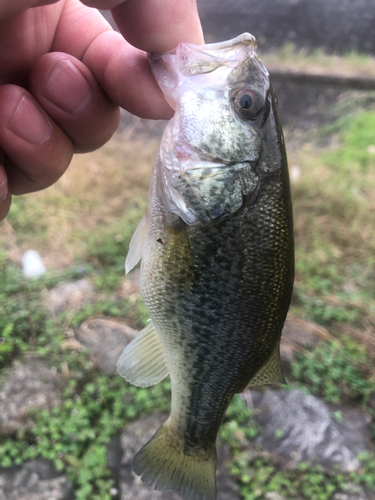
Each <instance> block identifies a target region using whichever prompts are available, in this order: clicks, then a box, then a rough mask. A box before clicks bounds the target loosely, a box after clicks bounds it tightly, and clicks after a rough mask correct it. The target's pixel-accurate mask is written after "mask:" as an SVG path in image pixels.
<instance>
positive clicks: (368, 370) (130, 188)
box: [0, 0, 375, 500]
mask: <svg viewBox="0 0 375 500" xmlns="http://www.w3.org/2000/svg"><path fill="white" fill-rule="evenodd" d="M198 7H199V12H200V15H201V19H202V24H203V28H204V32H205V36H206V40H207V42H214V41H221V40H224V39H228V38H232V37H235V36H237V35H238V34H240V33H242V32H244V31H248V32H250V33H252V34H253V35H255V37H256V38H257V40H258V53H259V55H260V57H261V59H262V61H263V62H264V64H265V65H266V67H267V68H268V70H269V72H270V74H271V78H272V82H273V84H274V87H275V90H276V94H277V96H278V100H279V112H280V117H281V122H282V125H283V128H284V132H285V138H286V145H287V152H288V159H289V169H290V176H291V184H292V196H293V205H294V223H295V238H296V279H295V288H294V294H293V299H292V305H291V309H290V313H289V316H288V319H287V322H286V325H285V328H284V332H283V341H282V363H283V367H284V371H285V374H286V377H287V379H288V382H289V384H288V386H286V387H283V388H282V389H280V388H279V387H276V386H275V387H272V386H271V387H267V388H255V389H254V390H252V391H251V392H250V391H248V392H246V393H244V394H242V395H241V396H240V395H238V397H235V398H234V400H233V403H232V404H231V406H230V408H229V410H228V412H227V415H226V417H225V419H224V422H223V426H222V428H221V431H220V437H219V467H218V470H219V472H218V500H227V499H228V500H229V499H230V500H236V499H242V500H255V499H260V500H290V499H292V500H294V499H295V500H305V499H306V500H307V499H309V500H374V499H375V454H374V443H375V425H374V419H375V369H374V360H375V285H374V283H375V231H374V221H375V217H374V210H375V59H374V51H375V30H374V25H375V4H374V2H373V1H372V0H325V1H323V0H252V1H249V0H237V1H234V0H198ZM103 15H104V16H105V17H106V18H107V19H108V20H109V21H110V22H111V17H110V13H109V12H107V11H106V12H103ZM164 125H165V123H162V122H152V121H147V120H141V119H139V118H137V117H133V116H131V115H129V114H128V113H126V112H123V114H122V121H121V125H120V127H119V130H118V132H117V133H116V134H115V136H114V137H113V139H112V140H111V141H110V142H109V143H108V144H107V145H106V146H104V147H103V148H102V149H101V150H100V151H97V152H95V153H91V154H86V155H81V156H76V157H75V158H74V161H73V164H72V165H71V167H70V169H69V171H68V172H67V173H66V175H64V177H63V178H62V179H61V180H60V181H59V182H58V183H57V184H56V185H55V186H53V187H51V188H49V189H48V190H46V191H43V192H40V193H35V194H32V195H27V196H19V197H16V198H15V199H14V203H13V205H12V209H11V212H10V214H9V216H8V218H7V219H6V221H4V222H2V223H0V238H1V247H0V370H1V371H0V406H1V412H0V499H3V498H4V499H7V500H8V499H9V500H15V499H21V498H22V499H23V500H44V499H45V500H63V499H64V500H65V499H73V498H77V499H79V500H84V499H98V500H99V499H100V500H109V499H112V498H114V499H121V500H127V499H129V500H130V499H139V500H143V499H145V500H146V499H147V500H150V499H151V500H153V499H163V500H178V499H181V498H182V497H181V496H180V495H178V494H177V493H171V492H166V493H159V492H154V491H150V490H149V489H148V488H147V487H145V486H143V485H141V484H140V482H139V480H138V479H136V478H135V477H134V476H133V474H132V472H131V460H132V457H133V456H134V453H135V451H137V450H138V449H139V448H140V447H141V446H142V444H143V443H144V442H145V441H146V440H147V439H148V437H150V436H151V434H152V433H153V432H154V430H155V429H156V428H157V427H158V425H160V422H161V421H163V420H164V418H165V414H166V412H167V411H168V408H169V402H170V387H169V382H168V381H166V382H163V383H161V384H159V385H157V386H155V387H152V388H149V389H139V388H135V387H132V386H129V385H128V384H126V383H125V382H124V380H123V379H121V378H120V377H119V376H117V375H116V374H115V363H116V360H117V357H118V355H119V353H120V352H121V351H122V349H123V348H124V346H126V344H127V343H128V342H129V340H131V339H132V338H133V337H134V335H135V334H136V332H137V331H138V330H139V329H141V328H142V327H143V326H144V325H145V324H146V321H147V319H148V316H147V312H146V311H145V308H144V306H143V303H142V299H141V297H140V291H139V270H138V269H136V270H135V271H133V272H132V273H131V274H130V275H129V276H125V275H124V260H125V256H126V254H127V251H128V246H129V242H130V238H131V236H132V234H133V232H134V230H135V228H136V227H137V225H138V222H139V221H140V219H141V218H142V216H143V213H144V211H145V210H146V208H147V194H148V183H149V177H150V172H151V167H152V163H153V159H154V157H155V154H156V152H157V149H158V144H159V141H160V137H161V134H162V130H163V128H164ZM28 250H34V251H35V252H37V255H36V256H35V254H34V257H33V255H31V260H33V259H34V260H33V262H34V265H35V266H36V268H38V267H39V268H40V269H41V275H40V277H38V278H28V277H26V276H25V274H24V272H23V269H22V262H23V260H24V258H25V252H27V251H28ZM29 255H30V254H29ZM38 257H40V259H41V262H42V265H41V263H40V262H39V264H38ZM35 259H36V260H35ZM44 269H45V272H44Z"/></svg>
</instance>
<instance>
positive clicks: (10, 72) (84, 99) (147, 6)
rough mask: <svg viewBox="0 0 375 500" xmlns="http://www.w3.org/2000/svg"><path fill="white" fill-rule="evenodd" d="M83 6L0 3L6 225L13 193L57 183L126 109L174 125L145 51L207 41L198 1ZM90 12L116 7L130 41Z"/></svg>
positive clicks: (106, 1)
mask: <svg viewBox="0 0 375 500" xmlns="http://www.w3.org/2000/svg"><path fill="white" fill-rule="evenodd" d="M83 2H84V3H85V4H86V5H83V3H81V2H80V1H79V0H59V1H56V0H17V1H14V0H2V1H1V4H0V220H2V219H3V218H4V217H5V216H6V215H7V213H8V211H9V207H10V204H11V195H12V194H24V193H29V192H32V191H38V190H40V189H43V188H45V187H48V186H50V185H51V184H53V183H54V182H55V181H56V180H57V179H58V178H59V177H60V176H61V175H62V174H63V172H64V171H65V170H66V168H67V167H68V165H69V163H70V161H71V158H72V155H73V153H75V152H86V151H92V150H94V149H96V148H98V147H100V146H101V145H103V144H104V143H105V142H106V141H108V139H109V138H110V137H111V136H112V134H113V133H114V131H115V130H116V128H117V126H118V123H119V119H120V113H119V108H118V106H121V107H123V108H125V109H127V110H128V111H130V112H131V113H134V114H136V115H138V116H141V117H143V118H155V119H157V118H163V119H168V118H170V117H171V116H172V114H173V112H172V110H171V109H170V107H169V106H168V104H167V103H166V102H165V100H164V98H163V95H162V93H161V91H160V89H159V87H158V86H157V84H156V82H155V80H154V78H153V76H152V74H151V71H150V69H149V65H148V62H147V55H146V53H145V52H143V51H147V52H164V51H166V50H170V49H172V48H174V47H175V46H176V45H177V44H178V43H180V42H190V43H197V44H199V43H203V36H202V31H201V27H200V23H199V19H198V14H197V11H196V5H195V2H194V1H193V2H191V1H180V0H142V1H141V2H140V1H139V0H127V1H124V0H83ZM89 7H96V8H102V9H108V8H112V9H113V10H112V15H113V17H114V19H115V21H116V23H117V25H118V27H119V29H120V31H121V33H122V35H124V37H125V39H126V40H127V41H126V40H125V39H124V38H123V37H122V36H121V35H120V34H119V33H116V32H114V31H112V29H111V28H110V26H109V25H108V23H107V22H106V21H105V20H104V18H103V17H102V16H101V15H100V13H98V12H97V11H96V10H94V9H91V8H89ZM130 44H132V45H130Z"/></svg>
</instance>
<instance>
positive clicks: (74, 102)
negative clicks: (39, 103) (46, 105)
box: [43, 59, 93, 115]
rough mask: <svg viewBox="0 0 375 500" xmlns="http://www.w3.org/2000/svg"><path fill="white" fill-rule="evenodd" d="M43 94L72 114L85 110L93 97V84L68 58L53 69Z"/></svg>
mask: <svg viewBox="0 0 375 500" xmlns="http://www.w3.org/2000/svg"><path fill="white" fill-rule="evenodd" d="M43 95H44V97H45V98H46V99H48V100H49V101H51V102H52V103H53V104H55V105H56V106H58V107H59V108H60V109H62V110H63V111H66V112H67V113H69V114H71V115H77V114H79V113H81V112H82V111H84V110H85V109H86V108H87V107H88V106H89V104H90V102H91V101H92V98H93V93H92V89H91V86H90V84H89V83H88V81H87V80H86V78H85V77H84V76H83V74H82V73H81V71H80V70H79V69H78V68H77V66H76V65H75V64H73V63H72V62H71V61H68V60H66V59H64V60H63V61H60V62H59V63H58V64H56V66H55V67H54V68H53V69H52V71H51V73H50V75H49V77H48V80H47V82H46V85H45V87H44V89H43Z"/></svg>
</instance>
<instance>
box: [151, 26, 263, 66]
mask: <svg viewBox="0 0 375 500" xmlns="http://www.w3.org/2000/svg"><path fill="white" fill-rule="evenodd" d="M236 45H249V46H251V47H253V49H254V50H256V49H257V41H256V38H255V36H254V35H252V34H251V33H248V32H245V33H242V34H241V35H238V36H236V37H235V38H231V39H230V40H225V41H223V42H214V43H206V44H202V45H196V44H194V43H179V44H178V45H177V47H175V48H174V49H172V50H168V51H167V52H150V53H149V54H148V57H149V59H151V61H156V60H157V59H160V58H161V57H163V55H166V54H171V55H175V54H176V53H177V52H178V50H179V49H180V48H181V47H184V46H188V47H191V48H192V49H194V48H196V49H198V50H202V47H204V49H203V52H209V51H216V50H225V49H230V48H232V47H235V46H236Z"/></svg>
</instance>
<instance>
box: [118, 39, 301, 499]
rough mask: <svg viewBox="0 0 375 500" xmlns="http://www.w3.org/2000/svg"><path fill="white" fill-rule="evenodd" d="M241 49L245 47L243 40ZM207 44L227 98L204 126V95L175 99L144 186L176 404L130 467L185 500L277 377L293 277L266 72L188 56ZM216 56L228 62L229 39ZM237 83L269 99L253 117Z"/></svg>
mask: <svg viewBox="0 0 375 500" xmlns="http://www.w3.org/2000/svg"><path fill="white" fill-rule="evenodd" d="M243 36H244V35H243ZM234 42H235V41H232V45H233V44H234ZM239 43H240V44H241V43H243V44H244V45H245V49H246V43H247V42H246V37H245V40H242V41H241V40H240V42H239ZM205 47H208V56H207V54H206V53H205V54H204V58H203V60H204V64H205V65H206V66H207V68H208V70H209V73H210V74H211V73H214V72H215V71H217V70H218V69H219V70H220V68H221V67H222V66H225V64H227V65H228V64H229V65H230V64H232V66H231V67H230V68H229V71H228V74H227V75H226V77H225V82H226V85H227V87H226V88H227V90H226V91H225V92H224V94H223V93H222V94H220V93H218V95H219V94H220V96H221V101H220V98H218V100H219V101H220V104H223V102H224V100H225V99H226V101H225V103H224V104H223V105H222V107H221V108H220V110H219V111H218V113H217V114H215V113H214V112H213V113H212V115H213V116H211V122H210V117H209V116H208V117H207V114H208V112H209V110H210V105H209V104H210V102H209V101H210V100H208V101H207V96H205V95H203V94H202V95H201V96H198V97H196V96H194V93H190V94H189V92H190V89H188V90H187V91H186V92H185V94H183V95H182V96H180V104H178V103H177V108H178V111H180V116H181V120H180V121H179V122H178V118H177V119H176V120H175V121H174V122H172V123H171V124H170V125H168V127H169V129H167V130H166V133H165V136H164V139H163V140H164V144H163V141H162V144H161V148H160V151H159V154H158V156H157V158H156V160H155V164H154V169H153V174H152V179H151V184H150V197H149V210H148V214H147V220H148V224H147V226H145V227H146V229H147V237H146V238H145V244H144V247H143V250H142V265H141V291H142V296H143V299H144V302H145V305H146V307H147V310H148V312H149V314H150V317H151V319H152V323H153V325H154V327H155V332H156V337H158V338H157V339H156V340H155V339H154V340H151V341H150V340H149V341H148V343H146V344H147V345H150V343H151V345H153V346H154V345H159V344H158V342H159V341H160V346H161V347H160V351H162V352H163V355H164V360H163V362H161V361H160V356H159V365H160V368H159V372H158V374H159V375H158V377H159V378H160V376H161V375H160V374H167V373H170V377H171V385H172V404H171V414H170V416H169V418H168V420H167V422H166V423H165V424H163V426H162V427H161V428H160V429H159V430H158V431H157V433H156V434H155V436H154V437H153V438H152V439H151V440H150V441H149V442H148V443H147V444H146V445H145V446H144V447H143V448H142V449H141V450H140V451H139V452H138V453H137V455H136V457H135V460H134V470H135V472H136V473H137V474H139V475H142V480H143V481H144V482H146V483H147V484H150V485H154V486H155V488H156V489H159V490H164V489H175V490H177V491H181V492H182V493H184V494H185V495H186V496H187V497H188V498H190V499H192V500H213V499H214V498H215V497H216V486H215V468H216V448H215V441H216V437H217V433H218V430H219V427H220V424H221V421H222V418H223V415H224V413H225V411H226V409H227V407H228V404H229V402H230V400H231V399H232V397H233V395H234V394H235V393H237V392H241V391H243V389H244V388H245V387H246V386H247V385H248V384H249V383H260V382H262V381H263V382H270V381H282V380H283V378H282V374H281V369H280V364H279V342H280V336H281V330H282V326H283V324H284V321H285V317H286V314H287V310H288V307H289V303H290V297H291V292H292V285H293V269H294V257H293V227H292V207H291V200H290V189H289V179H288V170H287V160H286V153H285V147H284V140H283V135H282V130H281V126H280V122H279V118H278V114H277V105H276V98H275V94H274V91H273V89H272V86H271V84H270V83H269V80H268V75H267V72H266V70H265V69H264V68H263V66H262V65H261V63H259V62H258V60H257V58H256V56H254V55H253V54H252V52H251V51H250V56H249V54H248V53H247V54H245V55H244V57H243V60H242V61H240V62H239V63H238V64H237V65H233V63H231V61H229V63H228V62H223V61H221V64H222V66H220V64H219V63H220V58H219V57H217V56H215V48H212V47H214V46H213V45H211V46H210V45H208V46H204V47H202V48H200V47H199V48H194V46H188V47H187V49H188V50H191V51H192V52H194V50H195V49H199V50H201V51H203V52H205V51H204V49H205ZM187 49H186V48H185V49H184V47H182V49H181V52H182V53H183V55H184V50H185V51H186V50H187ZM245 49H244V50H245ZM221 50H222V51H223V50H225V51H226V54H229V53H230V42H228V48H227V49H223V48H222V49H221ZM239 50H242V46H240V49H239ZM213 54H214V56H213ZM188 56H189V57H192V59H193V62H194V64H192V65H190V66H189V64H188V62H187V63H186V65H185V68H186V74H187V75H188V76H189V77H190V78H195V75H199V76H198V78H201V75H200V73H199V58H198V62H196V61H195V60H194V57H193V56H194V54H193V56H191V54H190V53H188ZM202 57H203V56H202ZM215 57H216V59H215ZM181 58H182V60H183V61H184V59H183V57H181ZM186 58H187V56H186V54H185V62H186ZM202 64H203V63H202ZM180 65H181V64H180ZM215 65H216V66H215ZM212 68H214V69H212ZM183 70H184V67H183V66H182V71H183ZM201 70H202V68H201ZM163 71H164V70H163V68H162V71H161V73H163ZM159 78H160V76H159ZM212 78H213V81H214V75H212ZM239 84H240V88H242V87H244V88H245V89H248V88H249V89H253V90H255V91H257V92H258V93H259V95H261V97H262V99H263V101H264V103H263V105H262V107H261V112H260V113H259V115H258V116H256V118H255V120H254V121H246V120H245V121H243V120H241V119H239V117H238V116H237V115H236V114H235V113H234V112H233V109H232V108H233V101H231V100H230V96H231V92H233V89H235V91H236V92H237V90H236V86H238V85H239ZM241 86H242V87H241ZM193 90H194V89H193ZM208 90H209V91H211V92H212V93H214V92H215V88H214V89H212V88H209V89H208ZM186 94H188V96H187V98H186ZM223 95H224V99H223V98H222V97H223ZM246 95H247V94H246ZM251 95H253V94H251ZM254 96H255V97H254V98H256V94H254ZM172 98H173V99H174V97H173V96H172ZM184 99H185V101H184ZM263 101H262V102H263ZM186 102H188V104H186ZM212 102H213V103H215V99H214V98H213V99H212V100H211V103H212ZM179 106H180V108H179ZM189 106H190V108H189ZM197 108H198V110H197ZM202 109H203V111H204V112H203V113H201V111H202ZM176 115H178V113H176ZM199 116H202V118H201V121H202V120H203V121H204V120H206V119H207V120H208V122H207V123H203V124H202V123H201V125H202V126H201V127H200V126H199V125H196V126H195V128H196V129H197V130H194V127H193V125H194V123H193V125H192V124H191V123H190V121H189V120H192V121H193V122H194V120H197V119H198V117H199ZM209 122H210V123H209ZM195 123H197V122H195ZM198 123H199V122H198ZM215 130H216V134H215ZM223 134H224V135H223ZM234 134H236V135H234ZM228 136H229V137H228ZM171 137H172V140H171ZM181 138H182V139H181ZM180 139H181V141H180ZM179 141H180V143H179ZM231 141H232V146H231ZM186 143H187V144H186ZM176 149H177V150H178V151H177V153H176ZM179 154H180V156H181V158H182V160H181V161H180V160H176V157H178V155H179ZM179 161H180V163H179ZM202 162H203V164H202ZM176 164H177V168H176ZM180 164H182V165H183V168H181V169H180V170H179V166H180ZM218 164H219V165H222V166H221V167H220V168H219V170H220V169H221V170H220V171H219V173H218V170H217V165H218ZM166 165H167V167H166ZM168 165H169V167H170V168H169V170H168ZM194 168H195V170H194ZM239 194H240V195H241V196H240V197H239ZM179 197H180V198H182V199H180V198H179ZM240 198H241V199H242V200H241V201H242V203H239V199H240ZM145 234H146V231H145ZM150 331H151V329H150ZM141 333H142V332H141ZM128 347H129V349H128V348H127V349H128V350H127V352H124V356H122V358H120V360H119V365H118V366H119V371H120V373H122V374H123V375H124V376H125V377H126V378H127V379H128V380H131V381H133V382H134V381H135V383H138V384H141V385H142V376H143V375H142V371H140V372H139V373H137V367H136V366H135V367H134V368H133V369H132V370H133V371H132V372H131V373H130V370H128V369H127V366H128V364H129V359H130V358H131V356H133V357H134V359H135V358H137V359H138V358H139V359H141V360H142V359H143V358H142V356H144V352H142V353H140V352H139V351H135V349H133V350H132V347H131V344H130V345H129V346H128ZM158 348H159V347H158ZM154 349H156V348H154ZM144 350H146V351H147V349H144ZM125 351H126V350H125ZM147 359H148V360H150V361H149V362H148V363H144V366H146V365H147V366H148V365H149V366H150V367H151V368H149V370H148V372H147V373H149V372H150V371H151V372H152V367H153V364H152V363H153V361H152V356H151V355H150V356H149V357H148V358H147ZM155 363H156V364H157V362H156V361H155ZM159 365H158V366H159ZM133 373H134V375H133ZM137 377H138V378H137ZM158 377H155V380H156V379H157V378H158Z"/></svg>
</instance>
